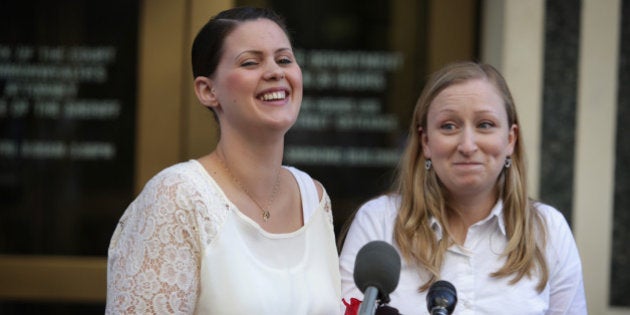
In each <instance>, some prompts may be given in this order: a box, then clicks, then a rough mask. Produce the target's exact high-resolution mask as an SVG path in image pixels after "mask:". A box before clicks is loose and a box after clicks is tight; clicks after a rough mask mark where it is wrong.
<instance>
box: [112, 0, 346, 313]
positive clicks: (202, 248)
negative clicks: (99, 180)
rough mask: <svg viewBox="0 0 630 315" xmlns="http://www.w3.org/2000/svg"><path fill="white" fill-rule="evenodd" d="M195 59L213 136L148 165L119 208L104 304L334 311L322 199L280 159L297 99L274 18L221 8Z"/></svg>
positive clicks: (282, 32) (292, 63)
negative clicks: (173, 158) (162, 163)
mask: <svg viewBox="0 0 630 315" xmlns="http://www.w3.org/2000/svg"><path fill="white" fill-rule="evenodd" d="M192 62H193V73H194V76H195V79H194V87H195V93H196V95H197V98H198V99H199V101H200V103H201V104H202V105H204V106H206V107H208V108H209V109H211V110H212V111H213V112H214V114H215V117H216V119H217V121H218V123H219V128H220V131H221V133H220V137H219V141H218V143H217V146H216V148H215V149H214V151H212V152H211V153H209V154H208V155H206V156H203V157H201V158H199V159H195V160H190V161H187V162H183V163H180V164H177V165H174V166H171V167H169V168H167V169H165V170H163V171H162V172H160V173H159V174H157V175H156V176H155V177H154V178H152V179H151V180H150V181H149V182H148V183H147V185H146V187H145V188H144V190H143V191H142V192H141V194H140V195H139V196H138V198H137V199H136V200H135V201H134V202H133V203H132V204H131V205H130V206H129V207H128V208H127V210H126V211H125V213H124V215H123V216H122V218H121V219H120V223H119V224H118V226H117V228H116V231H115V232H114V235H113V237H112V240H111V243H110V248H109V256H108V277H107V280H108V284H107V313H109V314H123V313H124V314H147V313H152V314H154V313H158V314H163V313H177V314H184V313H195V314H274V315H275V314H322V315H330V314H338V313H339V312H340V308H339V305H340V300H341V297H340V280H339V269H338V258H337V251H336V246H335V235H334V229H333V222H332V213H331V207H330V199H329V197H328V195H327V194H326V191H325V189H324V188H323V186H322V185H321V184H320V183H319V182H317V181H315V180H313V179H312V178H311V177H310V176H309V175H308V174H306V173H304V172H302V171H300V170H298V169H296V168H294V167H290V166H283V165H282V157H283V150H284V136H285V134H286V132H287V131H288V130H289V128H291V126H292V125H293V124H294V123H295V121H296V119H297V116H298V113H299V110H300V104H301V101H302V73H301V70H300V67H299V65H298V64H297V61H296V60H295V56H294V54H293V48H292V45H291V42H290V40H289V36H288V34H287V32H286V28H285V26H284V24H283V22H282V20H281V19H280V18H279V17H278V16H277V15H276V14H274V13H273V12H272V11H270V10H267V9H256V8H236V9H231V10H228V11H224V12H222V13H220V14H219V15H217V16H215V17H214V18H212V19H211V20H210V21H209V22H208V23H207V24H206V25H205V26H204V27H203V28H202V29H201V31H200V32H199V34H198V35H197V37H196V38H195V41H194V44H193V49H192Z"/></svg>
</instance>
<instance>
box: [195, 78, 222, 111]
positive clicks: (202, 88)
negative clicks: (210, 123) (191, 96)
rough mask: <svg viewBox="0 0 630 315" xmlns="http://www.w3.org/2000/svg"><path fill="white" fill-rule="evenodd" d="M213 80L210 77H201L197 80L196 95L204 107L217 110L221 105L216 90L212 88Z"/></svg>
mask: <svg viewBox="0 0 630 315" xmlns="http://www.w3.org/2000/svg"><path fill="white" fill-rule="evenodd" d="M212 84H213V82H212V80H211V79H210V78H208V77H203V76H199V77H196V78H195V94H196V95H197V99H199V102H200V103H201V104H203V106H206V107H209V108H216V107H218V106H219V105H220V104H219V99H218V98H217V95H216V92H215V90H214V89H213V88H212Z"/></svg>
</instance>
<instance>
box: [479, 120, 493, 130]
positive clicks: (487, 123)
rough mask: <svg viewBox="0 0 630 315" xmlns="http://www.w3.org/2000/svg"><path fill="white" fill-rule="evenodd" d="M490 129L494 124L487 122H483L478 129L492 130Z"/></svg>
mask: <svg viewBox="0 0 630 315" xmlns="http://www.w3.org/2000/svg"><path fill="white" fill-rule="evenodd" d="M492 127H494V124H493V123H491V122H489V121H484V122H482V123H480V124H479V128H482V129H488V128H492Z"/></svg>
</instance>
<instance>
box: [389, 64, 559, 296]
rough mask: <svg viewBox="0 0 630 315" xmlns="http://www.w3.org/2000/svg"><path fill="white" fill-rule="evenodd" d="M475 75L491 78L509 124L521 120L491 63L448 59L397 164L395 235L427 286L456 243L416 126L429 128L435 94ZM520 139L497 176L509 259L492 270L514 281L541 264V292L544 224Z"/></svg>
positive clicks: (432, 81) (426, 93)
mask: <svg viewBox="0 0 630 315" xmlns="http://www.w3.org/2000/svg"><path fill="white" fill-rule="evenodd" d="M472 79H484V80H487V81H488V82H490V83H491V84H493V85H494V86H495V87H496V89H497V91H499V93H500V94H501V95H500V96H501V97H502V99H503V101H504V105H505V109H506V112H507V116H508V123H509V124H508V126H512V125H514V124H516V125H518V117H517V114H516V108H515V105H514V101H513V99H512V95H511V93H510V91H509V89H508V87H507V83H506V82H505V79H504V78H503V76H502V75H501V74H500V73H499V72H498V71H497V70H496V69H495V68H494V67H492V66H490V65H487V64H478V63H474V62H458V63H453V64H450V65H448V66H446V67H444V68H442V69H441V70H439V71H438V72H436V73H434V74H433V75H432V76H431V77H430V78H429V80H428V82H427V83H426V85H425V88H424V89H423V92H422V94H421V95H420V98H419V99H418V102H417V103H416V106H415V109H414V113H413V117H412V123H411V124H410V126H409V136H408V138H407V141H408V144H407V147H406V148H405V151H404V153H403V157H402V159H401V161H400V165H399V167H398V169H397V174H396V182H395V187H394V188H395V190H396V191H397V192H398V194H399V195H400V197H401V204H400V208H399V211H398V215H397V217H396V222H395V226H394V238H395V241H396V244H397V245H398V248H399V249H400V251H401V254H402V256H403V258H404V259H405V260H406V261H407V262H408V263H410V264H412V265H416V266H418V267H420V268H421V269H424V270H426V271H427V272H428V274H429V279H428V281H427V282H426V283H424V284H423V285H422V286H421V287H420V288H419V290H420V291H424V290H426V289H427V288H428V287H429V286H430V285H431V284H432V283H433V282H435V281H436V280H438V279H439V275H440V269H441V266H442V263H443V261H444V255H445V252H446V250H447V248H448V247H449V246H450V245H452V244H453V241H452V239H451V238H450V233H449V229H448V226H449V225H448V224H447V223H448V219H447V211H448V209H449V205H448V200H447V198H446V197H447V196H448V193H447V191H446V189H445V187H444V186H443V185H442V184H441V182H440V180H439V178H438V177H437V176H436V174H435V172H434V171H427V170H426V169H425V161H426V160H425V158H424V155H423V153H422V145H421V139H420V135H419V132H418V127H422V128H423V129H424V130H426V124H427V112H428V110H429V106H430V105H431V103H432V101H433V99H434V98H435V97H436V96H437V95H438V94H439V93H440V92H441V91H443V90H444V89H446V88H447V87H449V86H451V85H454V84H457V83H461V82H465V81H468V80H472ZM516 132H517V134H516V136H517V137H516V143H515V147H514V152H513V154H512V156H511V159H512V165H511V167H509V168H506V169H504V172H503V173H502V175H501V176H500V179H499V180H498V181H497V187H496V189H497V192H498V195H499V196H500V197H499V198H501V199H502V200H503V213H504V219H505V228H506V234H507V239H508V242H507V246H506V248H505V251H504V252H503V253H502V254H503V255H504V256H505V257H506V258H507V259H506V262H505V264H504V265H503V267H501V268H500V269H499V270H497V271H496V272H494V273H492V274H491V276H492V277H495V278H503V277H508V276H511V275H513V276H514V277H513V278H512V279H511V280H510V283H511V284H514V283H516V282H518V281H519V280H521V279H522V278H523V277H524V276H528V277H529V276H531V275H532V271H534V270H535V269H536V267H537V268H538V271H539V273H538V275H539V282H538V285H537V290H538V291H539V292H541V291H542V290H543V289H544V287H545V285H546V283H547V280H548V278H549V271H548V268H547V264H546V262H545V258H544V253H543V248H544V246H545V238H546V232H545V231H546V229H545V226H544V222H543V219H542V218H541V217H540V215H539V213H538V211H537V210H536V209H535V206H534V204H533V201H532V200H530V199H529V198H528V194H527V179H526V172H525V152H524V149H523V145H522V136H521V134H520V131H519V129H518V128H517V129H516ZM431 217H433V218H434V219H436V220H437V221H438V222H439V223H440V224H441V226H442V227H443V229H442V230H443V235H442V238H441V239H440V240H438V239H437V237H436V235H435V232H434V231H433V229H432V228H431V226H430V219H431Z"/></svg>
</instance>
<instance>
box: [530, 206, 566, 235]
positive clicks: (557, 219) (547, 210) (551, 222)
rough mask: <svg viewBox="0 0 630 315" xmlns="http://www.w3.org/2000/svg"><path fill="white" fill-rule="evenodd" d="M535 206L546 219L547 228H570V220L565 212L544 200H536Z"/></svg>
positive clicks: (550, 229) (552, 229) (551, 229)
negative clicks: (568, 220) (543, 201)
mask: <svg viewBox="0 0 630 315" xmlns="http://www.w3.org/2000/svg"><path fill="white" fill-rule="evenodd" d="M534 207H535V208H536V210H537V211H538V213H539V214H540V216H541V217H542V218H543V219H544V221H545V224H546V225H547V230H549V231H554V230H555V229H557V228H564V227H567V228H568V222H567V219H566V218H565V216H564V214H562V212H560V211H559V210H558V209H556V208H555V207H553V206H551V205H549V204H545V203H542V202H539V201H537V202H534Z"/></svg>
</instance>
